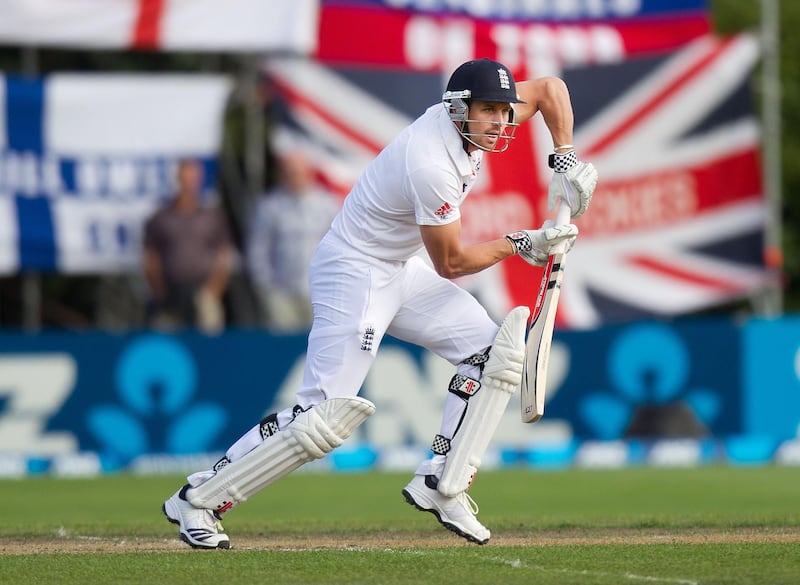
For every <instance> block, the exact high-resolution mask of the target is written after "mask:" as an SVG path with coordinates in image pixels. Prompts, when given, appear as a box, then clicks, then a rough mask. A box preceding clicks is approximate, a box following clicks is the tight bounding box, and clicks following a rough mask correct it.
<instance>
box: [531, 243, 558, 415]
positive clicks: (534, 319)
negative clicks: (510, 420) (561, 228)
mask: <svg viewBox="0 0 800 585" xmlns="http://www.w3.org/2000/svg"><path fill="white" fill-rule="evenodd" d="M566 256H567V255H566V253H561V254H553V255H552V256H550V259H549V260H548V263H547V266H546V267H545V270H544V273H543V274H542V282H541V285H540V287H539V295H538V296H537V298H536V304H535V305H534V309H533V313H532V315H531V322H530V325H529V327H528V337H527V340H526V342H525V362H524V365H523V370H522V385H521V388H520V406H521V412H520V414H521V416H522V422H525V423H534V422H536V421H538V420H539V419H540V418H542V415H544V402H545V396H546V393H547V365H548V360H549V357H550V344H551V342H552V340H553V329H554V327H555V322H556V311H557V309H558V297H559V295H560V293H561V281H562V279H563V278H564V264H565V260H566Z"/></svg>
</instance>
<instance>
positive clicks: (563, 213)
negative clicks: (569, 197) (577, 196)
mask: <svg viewBox="0 0 800 585" xmlns="http://www.w3.org/2000/svg"><path fill="white" fill-rule="evenodd" d="M571 216H572V214H571V212H570V208H569V205H567V202H566V201H564V200H563V199H562V200H561V201H560V202H559V204H558V211H556V225H567V224H568V223H569V220H570V219H572V217H571Z"/></svg>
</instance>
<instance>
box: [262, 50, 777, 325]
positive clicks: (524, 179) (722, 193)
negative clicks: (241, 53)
mask: <svg viewBox="0 0 800 585" xmlns="http://www.w3.org/2000/svg"><path fill="white" fill-rule="evenodd" d="M758 57H759V54H758V45H757V41H756V39H755V38H754V37H752V36H750V35H740V36H736V37H731V38H726V39H722V38H718V37H715V36H710V35H709V36H704V37H701V38H699V39H697V40H695V41H693V42H691V43H689V44H687V45H686V46H685V47H684V48H682V49H680V50H678V51H674V52H670V53H666V54H660V55H656V56H652V55H651V56H648V57H645V58H641V57H640V58H635V59H628V60H625V61H623V62H619V63H614V64H608V65H592V66H584V67H580V68H573V69H566V70H564V71H563V72H561V76H562V77H563V78H564V79H565V81H566V82H567V84H568V86H569V88H570V93H571V98H572V102H573V107H574V110H575V132H574V143H575V144H576V146H577V149H578V155H579V157H580V158H581V159H582V160H587V161H591V162H592V163H594V164H595V166H596V167H597V169H598V171H599V175H600V182H599V185H598V188H597V191H596V193H595V196H594V199H593V201H592V204H591V206H590V208H589V211H588V212H587V213H586V214H585V215H584V216H583V217H581V218H580V219H578V220H577V221H576V223H577V224H578V226H579V227H580V229H581V235H580V237H579V241H578V243H577V244H576V246H575V247H574V248H573V250H572V252H570V262H569V268H568V274H567V275H566V278H565V283H564V288H563V291H562V295H561V302H560V305H559V325H560V326H562V327H572V328H586V327H593V326H596V325H599V324H601V323H604V322H610V321H620V320H628V319H634V318H643V317H659V316H675V315H682V314H687V313H692V312H696V311H698V310H702V309H706V308H710V307H714V306H718V305H721V304H724V303H728V302H730V301H732V300H735V299H740V298H744V297H746V296H748V295H751V294H752V293H753V292H754V291H756V290H758V289H760V288H761V287H763V286H764V285H765V284H766V282H767V279H768V273H767V271H766V269H765V267H764V262H763V241H762V240H763V233H764V229H765V224H766V221H767V218H766V205H765V201H764V197H763V194H762V186H761V170H760V165H759V139H760V135H759V125H758V122H757V119H756V117H755V115H754V113H753V107H752V103H751V100H750V95H749V87H748V81H749V75H750V72H751V70H752V69H753V67H754V66H755V64H756V62H757V60H758ZM266 71H267V73H268V74H269V76H270V78H271V79H272V80H273V81H274V83H275V84H276V87H277V88H278V89H279V92H280V94H281V95H282V96H283V97H284V98H285V102H286V104H287V105H288V109H287V112H286V116H285V117H284V118H283V122H282V123H281V124H280V125H279V129H278V131H277V132H276V133H275V135H274V138H275V147H276V148H283V147H284V146H285V145H287V144H290V143H291V144H297V143H298V142H300V143H303V144H304V145H305V146H306V147H307V148H308V149H309V150H310V151H311V152H312V154H313V158H314V160H315V162H316V165H317V170H318V174H319V176H320V178H321V180H322V181H323V182H325V183H326V184H327V185H328V186H329V187H331V188H333V189H334V190H336V191H338V192H339V193H341V194H342V195H345V194H346V193H347V191H348V190H349V188H350V186H351V185H352V184H353V182H354V181H355V180H356V179H357V177H358V175H359V174H360V172H361V171H362V170H363V169H364V168H365V167H366V165H367V164H369V162H370V161H371V160H372V158H373V157H374V156H375V155H376V154H377V153H378V152H379V151H380V149H381V148H383V146H384V145H386V144H387V143H388V142H389V141H390V140H391V139H392V138H393V137H394V136H395V135H396V134H398V133H399V132H400V130H401V129H402V128H403V127H405V126H406V125H407V124H408V123H410V122H411V121H412V120H413V119H414V118H415V117H416V116H418V115H419V114H421V113H422V112H423V111H424V109H425V107H427V106H428V105H430V104H431V103H434V102H436V101H438V100H439V99H440V96H441V91H442V87H443V85H444V84H445V82H446V79H444V78H443V76H442V74H441V73H420V72H411V71H396V70H395V71H379V70H365V69H363V68H361V69H346V68H332V67H326V66H323V65H320V64H319V63H315V62H311V61H298V60H274V61H270V62H269V63H268V65H267V67H266ZM515 73H516V72H515ZM518 78H519V77H518ZM551 148H552V144H551V142H550V136H549V133H548V131H547V129H546V127H545V125H544V124H543V123H542V122H541V120H540V119H538V118H537V119H535V120H534V122H533V123H528V124H525V125H523V126H521V127H520V128H519V129H518V131H517V135H516V139H515V140H514V143H513V144H512V146H511V148H510V149H509V150H508V151H507V152H506V153H503V154H499V155H498V154H493V155H488V156H486V157H484V163H483V170H482V172H481V174H480V175H479V178H478V181H477V183H476V184H475V187H474V188H473V190H472V192H471V194H470V197H469V198H468V200H467V202H466V203H465V205H464V208H463V213H462V223H463V233H464V234H465V237H466V238H467V239H469V240H473V241H479V240H485V239H492V238H496V237H498V235H499V234H503V233H508V232H511V231H514V230H516V229H520V228H531V227H535V226H538V225H540V224H541V222H542V221H543V220H544V219H547V217H549V215H550V213H549V211H548V210H547V204H546V193H547V185H548V182H549V180H550V177H551V173H552V171H550V169H549V168H547V164H546V162H547V154H548V153H549V152H550V150H551ZM539 279H540V273H539V272H538V271H537V270H536V269H533V268H531V267H530V266H528V265H527V264H525V263H524V262H523V261H522V260H519V259H510V260H508V261H505V262H502V263H500V264H498V265H497V266H495V267H493V268H492V269H489V270H487V271H484V272H483V273H480V274H479V275H475V276H472V277H469V278H466V279H464V280H463V281H462V285H463V286H465V287H466V288H468V289H470V290H472V291H473V292H474V293H475V294H476V296H478V297H479V298H480V300H481V301H482V302H483V303H484V305H486V306H487V308H488V309H489V311H490V313H492V314H493V316H495V317H496V318H502V317H503V316H504V315H505V314H506V313H507V312H508V310H510V308H511V307H513V306H517V305H529V306H530V305H532V304H533V302H534V299H535V295H536V289H537V286H538V282H539Z"/></svg>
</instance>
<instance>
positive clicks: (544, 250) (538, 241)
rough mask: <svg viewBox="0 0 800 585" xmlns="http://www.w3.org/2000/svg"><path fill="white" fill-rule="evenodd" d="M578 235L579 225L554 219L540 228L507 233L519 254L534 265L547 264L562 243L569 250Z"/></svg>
mask: <svg viewBox="0 0 800 585" xmlns="http://www.w3.org/2000/svg"><path fill="white" fill-rule="evenodd" d="M577 237H578V226H576V225H574V224H571V223H570V224H567V225H555V224H554V222H553V221H552V220H547V221H546V222H544V224H542V227H541V228H539V229H538V230H520V231H518V232H514V233H512V234H507V235H506V238H508V241H510V242H511V245H512V246H514V249H515V250H516V251H517V254H519V255H520V256H521V257H522V259H523V260H525V262H527V263H528V264H532V265H533V266H544V265H546V264H547V259H548V258H549V257H550V255H551V254H553V253H555V252H556V251H557V250H556V248H557V247H558V246H559V245H560V244H564V250H563V251H564V252H569V251H570V250H571V249H572V246H574V245H575V239H576V238H577Z"/></svg>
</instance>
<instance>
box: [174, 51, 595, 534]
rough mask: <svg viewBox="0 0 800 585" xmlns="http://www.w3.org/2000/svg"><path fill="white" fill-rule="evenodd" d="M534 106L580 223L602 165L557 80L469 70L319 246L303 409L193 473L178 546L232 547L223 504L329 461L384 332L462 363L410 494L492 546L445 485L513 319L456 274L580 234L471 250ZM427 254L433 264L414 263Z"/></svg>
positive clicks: (569, 229) (462, 496)
mask: <svg viewBox="0 0 800 585" xmlns="http://www.w3.org/2000/svg"><path fill="white" fill-rule="evenodd" d="M537 112H540V113H541V114H542V118H543V120H544V123H545V125H546V126H547V128H548V130H549V132H550V134H551V135H552V139H553V147H554V152H553V154H552V155H551V156H550V165H551V167H553V169H554V171H555V173H554V176H553V179H552V182H551V185H550V197H551V203H552V204H554V203H555V201H556V200H559V199H563V200H564V201H565V204H568V205H569V207H570V210H571V214H572V216H573V217H577V216H578V215H580V214H581V213H583V212H584V211H585V210H586V208H587V207H588V205H589V202H590V200H591V196H592V193H593V192H594V188H595V185H596V182H597V173H596V171H595V169H594V167H593V166H592V165H591V164H589V163H585V162H580V161H579V160H578V158H577V155H576V154H575V150H574V148H573V146H572V144H571V142H572V129H573V112H572V106H571V104H570V98H569V92H568V90H567V87H566V85H565V84H564V83H563V81H561V80H560V79H557V78H554V77H547V78H541V79H536V80H531V81H524V82H521V83H519V84H515V82H514V79H513V77H512V75H511V73H510V72H509V70H508V69H507V68H506V67H505V66H504V65H502V64H501V63H498V62H496V61H491V60H488V59H479V60H473V61H468V62H467V63H464V64H462V65H461V66H459V67H458V68H457V69H456V70H455V71H454V72H453V74H452V75H451V77H450V80H449V82H448V85H447V89H446V91H445V93H444V95H443V99H442V102H441V103H438V104H436V105H434V106H431V107H430V108H429V109H428V110H427V111H426V112H425V113H424V114H423V115H422V116H420V117H419V118H418V119H417V120H416V121H415V122H413V123H412V124H411V125H410V126H408V127H407V128H406V129H405V130H403V131H402V132H401V133H400V134H399V135H398V136H397V137H396V138H395V139H394V140H393V141H392V142H391V143H390V144H389V145H388V146H387V147H386V148H385V149H384V150H383V151H382V152H381V153H380V154H379V155H378V157H377V158H376V159H375V160H374V161H373V162H372V163H371V164H370V165H369V166H368V167H367V169H366V170H365V171H364V173H363V175H362V176H361V177H360V178H359V180H358V181H357V183H356V184H355V186H354V187H353V189H352V191H351V192H350V194H349V195H348V196H347V197H346V198H345V201H344V204H343V207H342V210H341V211H340V212H339V214H338V215H337V216H336V218H335V219H334V221H333V224H332V226H331V229H330V230H329V232H328V233H327V234H326V236H325V237H324V238H323V240H322V242H321V243H320V246H319V247H318V248H317V251H316V253H315V255H314V258H313V260H312V262H311V266H310V284H311V298H312V302H313V306H314V323H313V326H312V329H311V333H310V335H309V339H308V352H307V358H306V366H305V372H304V376H303V380H302V382H301V384H300V387H299V388H298V390H297V394H296V401H297V404H296V405H295V406H294V407H290V408H285V409H284V410H281V411H279V412H276V413H274V414H272V415H269V416H267V417H266V418H265V419H264V420H262V421H261V423H259V424H258V425H256V426H254V427H253V428H252V429H250V431H248V432H247V433H245V435H243V436H242V437H241V438H240V439H239V440H238V441H237V442H236V443H235V444H234V445H233V446H231V448H230V449H229V450H228V452H227V453H226V456H225V457H223V458H222V459H221V460H220V461H219V462H217V464H216V465H215V466H214V467H213V468H212V469H210V470H207V471H201V472H198V473H195V474H192V475H190V476H189V478H188V483H187V484H186V485H185V486H183V487H182V488H181V489H179V490H178V491H177V492H176V493H175V494H173V496H172V497H171V498H169V499H168V500H167V501H166V502H165V503H164V513H165V514H166V516H167V518H168V519H169V520H170V521H171V522H173V523H176V524H178V525H179V533H180V535H181V538H183V539H184V541H186V542H187V543H188V544H190V545H191V546H193V547H197V548H228V546H229V540H228V537H227V535H225V534H223V533H221V532H219V531H218V520H219V519H220V518H221V514H222V513H224V512H227V511H228V510H230V509H231V508H232V507H234V506H236V505H237V504H239V503H241V502H243V501H245V500H246V499H247V498H248V497H250V496H252V495H254V494H255V493H257V492H258V491H260V490H261V489H263V488H264V487H266V486H267V485H269V484H270V483H272V482H274V481H277V480H278V479H280V478H281V477H283V476H284V475H286V474H287V473H289V472H291V471H293V470H294V469H296V468H297V467H299V466H300V465H302V464H303V463H305V462H306V461H310V460H312V459H316V458H320V457H323V456H324V455H325V454H326V453H328V452H330V451H331V450H332V449H334V448H336V447H337V446H338V445H340V444H341V443H342V442H343V441H344V440H345V439H346V438H347V437H348V436H349V435H350V433H351V432H352V431H353V430H354V429H355V428H356V427H357V426H358V425H359V424H360V423H361V422H363V420H365V419H366V418H367V417H368V416H370V415H371V414H372V412H374V406H373V405H372V404H371V403H370V402H369V401H367V400H364V399H363V398H360V397H358V396H357V394H358V391H359V389H360V387H361V384H362V383H363V381H364V379H365V377H366V375H367V372H368V371H369V369H370V367H371V365H372V363H373V361H374V359H375V355H376V352H377V351H378V347H379V346H380V343H381V340H382V339H383V336H384V334H386V333H388V334H390V335H392V336H394V337H396V338H399V339H401V340H404V341H407V342H410V343H414V344H417V345H420V346H423V347H425V348H427V349H428V350H430V351H432V352H434V353H436V354H437V355H439V356H441V357H442V358H444V359H446V360H447V361H449V362H450V363H452V364H453V365H454V366H455V367H456V374H455V375H454V377H453V379H452V381H451V383H450V386H449V388H448V394H447V398H446V401H445V406H444V413H443V417H442V424H441V427H440V431H439V433H438V434H437V435H436V437H435V438H434V441H433V446H432V451H433V453H434V455H433V457H432V458H431V459H427V460H425V461H423V462H421V463H420V465H419V467H418V468H417V470H416V473H415V475H414V478H413V479H412V480H411V482H410V483H409V484H408V485H406V487H405V488H404V489H403V495H404V497H405V499H406V501H408V502H409V503H410V504H413V505H414V506H416V507H417V508H419V509H420V510H423V511H427V512H431V513H433V514H434V515H435V516H436V518H437V519H438V520H439V521H440V522H441V523H442V525H444V526H445V527H446V528H448V529H450V530H452V531H453V532H455V533H456V534H458V535H460V536H462V537H464V538H466V539H467V540H469V541H471V542H475V543H478V544H485V543H486V542H488V540H489V537H490V533H489V530H488V529H487V528H486V527H484V526H483V525H482V524H481V523H480V522H479V521H478V519H477V517H476V513H477V507H476V506H475V504H474V502H473V501H472V499H471V498H470V497H469V496H468V495H467V493H466V488H467V487H468V486H464V488H463V490H462V491H461V492H459V493H457V494H455V495H448V494H447V493H444V491H443V490H442V491H440V489H439V480H440V479H441V477H442V473H443V470H444V469H445V464H446V462H447V457H448V456H447V453H448V451H449V450H450V448H451V444H452V443H454V438H455V437H456V436H457V434H458V431H459V428H460V427H461V423H462V421H464V420H465V419H466V418H468V417H469V416H470V412H469V409H470V401H471V400H473V399H474V396H475V395H476V393H477V392H479V391H483V392H486V391H488V390H489V389H488V388H486V389H483V390H481V381H482V380H483V381H484V382H485V380H484V376H483V370H484V366H485V365H486V364H487V362H490V360H492V354H493V352H494V354H495V355H494V358H495V362H496V361H497V356H498V355H500V354H501V353H502V352H503V351H505V350H504V348H503V345H502V344H499V346H498V347H495V348H494V350H493V348H492V346H493V343H495V342H496V341H499V340H500V338H501V336H500V334H501V333H503V327H504V326H501V327H499V326H498V324H497V323H495V322H494V321H493V320H492V319H491V318H490V317H489V315H488V314H487V312H486V310H485V309H484V308H483V307H482V306H481V305H480V304H479V303H478V301H477V300H476V299H475V298H474V297H473V296H472V295H471V294H469V293H468V292H467V291H465V290H464V289H462V288H460V287H458V286H457V285H456V284H454V283H453V282H452V279H455V278H457V277H460V276H463V275H467V274H472V273H475V272H479V271H481V270H484V269H486V268H488V267H490V266H492V265H494V264H496V263H497V262H500V261H502V260H503V259H505V258H508V257H509V256H513V255H515V254H519V255H520V256H522V257H523V258H524V259H525V260H526V261H527V262H529V263H531V264H534V265H539V266H541V265H544V264H545V263H546V262H547V259H548V256H549V254H550V251H551V250H552V249H553V248H554V247H555V246H562V245H564V244H566V245H567V246H568V247H569V246H571V245H572V244H573V243H574V241H575V238H576V236H577V233H578V230H577V227H576V226H574V225H572V224H570V225H566V226H552V225H551V224H548V223H547V222H546V223H545V225H544V226H542V228H540V229H536V230H525V229H523V230H519V231H515V232H512V233H509V234H507V235H499V236H498V237H497V238H496V239H493V240H490V241H485V242H480V243H477V244H471V245H465V244H463V243H462V242H461V238H460V235H461V212H460V206H461V204H462V202H463V201H464V199H465V198H466V197H467V195H468V194H469V192H470V190H471V188H472V186H473V184H474V182H475V179H476V177H477V175H478V172H479V171H480V166H481V160H482V158H483V155H484V152H503V151H504V150H505V149H506V148H507V147H508V145H509V143H510V142H511V140H512V139H513V135H514V131H515V128H516V127H517V126H518V125H519V124H520V123H523V122H525V121H526V120H528V119H530V118H532V117H533V116H534V115H535V114H536V113H537ZM423 249H424V250H425V251H426V252H427V254H428V256H429V257H430V260H431V264H432V267H431V265H430V264H428V263H426V262H425V261H423V260H422V259H421V258H420V257H419V256H418V253H419V252H421V251H422V250H423ZM504 325H505V322H504ZM490 363H491V362H490ZM487 369H488V368H487ZM474 413H475V410H474V408H473V414H472V416H473V417H474V416H480V413H479V414H474ZM484 432H485V433H493V432H494V428H490V429H486V431H484ZM462 442H463V441H462ZM478 459H479V457H478Z"/></svg>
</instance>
